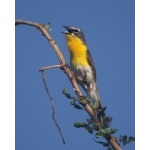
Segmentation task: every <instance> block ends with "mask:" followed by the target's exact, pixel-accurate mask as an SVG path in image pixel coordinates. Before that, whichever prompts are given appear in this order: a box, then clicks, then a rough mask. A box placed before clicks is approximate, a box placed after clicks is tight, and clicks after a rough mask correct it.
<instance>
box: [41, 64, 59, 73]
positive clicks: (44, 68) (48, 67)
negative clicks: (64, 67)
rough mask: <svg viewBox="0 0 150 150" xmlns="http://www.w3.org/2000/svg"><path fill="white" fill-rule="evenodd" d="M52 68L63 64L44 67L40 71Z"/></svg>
mask: <svg viewBox="0 0 150 150" xmlns="http://www.w3.org/2000/svg"><path fill="white" fill-rule="evenodd" d="M52 68H61V65H53V66H47V67H43V68H41V69H39V72H41V71H45V70H47V69H52Z"/></svg>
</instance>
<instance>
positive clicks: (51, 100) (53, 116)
mask: <svg viewBox="0 0 150 150" xmlns="http://www.w3.org/2000/svg"><path fill="white" fill-rule="evenodd" d="M41 72H42V79H43V83H44V86H45V89H46V92H47V95H48V97H49V99H50V102H51V106H52V112H53V114H52V119H53V120H54V122H55V125H56V127H57V128H58V131H59V133H60V135H61V138H62V140H63V143H64V144H65V139H64V137H63V134H62V131H61V129H60V127H59V125H58V123H57V121H56V119H55V114H56V113H55V107H54V101H53V98H52V97H51V95H50V92H49V90H48V87H47V84H46V78H45V74H44V71H41Z"/></svg>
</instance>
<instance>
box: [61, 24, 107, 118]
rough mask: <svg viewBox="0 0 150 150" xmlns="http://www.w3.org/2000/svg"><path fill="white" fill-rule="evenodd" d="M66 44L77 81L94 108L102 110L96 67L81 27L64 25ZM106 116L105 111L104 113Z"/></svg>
mask: <svg viewBox="0 0 150 150" xmlns="http://www.w3.org/2000/svg"><path fill="white" fill-rule="evenodd" d="M63 27H64V28H65V29H67V31H64V32H62V33H64V34H65V38H66V45H67V47H68V50H69V52H70V66H71V69H72V71H73V73H74V75H75V77H76V80H77V83H78V84H79V85H80V86H81V87H82V88H83V89H84V90H85V92H86V93H87V95H88V96H89V97H90V99H91V104H92V106H93V108H95V109H97V110H98V109H99V110H102V109H103V107H102V104H101V99H100V96H99V92H98V87H97V81H96V69H95V65H94V61H93V59H92V56H91V53H90V51H89V49H88V46H87V44H86V39H85V36H84V34H83V32H82V30H81V29H80V28H77V27H70V26H63ZM102 115H103V116H105V113H104V112H103V113H102Z"/></svg>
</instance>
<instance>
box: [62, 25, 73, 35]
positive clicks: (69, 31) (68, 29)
mask: <svg viewBox="0 0 150 150" xmlns="http://www.w3.org/2000/svg"><path fill="white" fill-rule="evenodd" d="M63 27H64V28H65V29H67V31H64V32H61V33H64V34H69V33H71V32H72V29H71V28H70V27H69V26H63Z"/></svg>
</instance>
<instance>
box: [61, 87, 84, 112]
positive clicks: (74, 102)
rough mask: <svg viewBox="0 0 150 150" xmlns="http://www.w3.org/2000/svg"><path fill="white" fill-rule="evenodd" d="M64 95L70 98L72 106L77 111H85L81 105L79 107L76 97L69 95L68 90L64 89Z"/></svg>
mask: <svg viewBox="0 0 150 150" xmlns="http://www.w3.org/2000/svg"><path fill="white" fill-rule="evenodd" d="M62 93H63V94H64V95H65V96H66V97H67V98H68V99H70V100H71V101H70V104H71V105H73V106H74V108H76V109H81V110H82V109H83V107H81V106H80V105H78V104H77V103H76V102H78V103H79V101H77V100H76V98H75V97H72V96H71V95H70V94H69V93H68V90H67V89H66V88H64V89H63V91H62Z"/></svg>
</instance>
